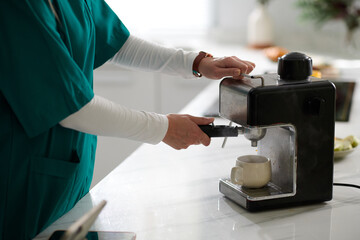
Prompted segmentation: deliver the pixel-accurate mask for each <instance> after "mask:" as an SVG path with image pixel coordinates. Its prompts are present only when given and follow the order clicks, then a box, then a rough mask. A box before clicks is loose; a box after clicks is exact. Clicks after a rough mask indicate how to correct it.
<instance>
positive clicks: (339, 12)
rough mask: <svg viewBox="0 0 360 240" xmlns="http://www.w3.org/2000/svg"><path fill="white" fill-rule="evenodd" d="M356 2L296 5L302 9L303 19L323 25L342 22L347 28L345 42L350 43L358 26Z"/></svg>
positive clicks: (303, 0) (309, 0)
mask: <svg viewBox="0 0 360 240" xmlns="http://www.w3.org/2000/svg"><path fill="white" fill-rule="evenodd" d="M359 2H360V1H358V0H298V2H297V3H296V5H297V6H298V7H300V8H302V9H303V14H302V17H303V18H304V19H310V20H315V21H316V22H317V24H319V25H323V24H324V23H326V22H327V21H330V20H342V21H344V23H345V25H346V28H347V36H346V40H347V42H348V43H350V42H351V41H352V40H353V39H352V37H353V33H354V31H355V30H356V29H357V28H359V26H360V5H359Z"/></svg>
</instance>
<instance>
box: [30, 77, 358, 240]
mask: <svg viewBox="0 0 360 240" xmlns="http://www.w3.org/2000/svg"><path fill="white" fill-rule="evenodd" d="M217 85H218V82H214V83H213V84H211V85H210V86H209V87H208V88H207V89H205V90H204V91H203V92H202V93H201V94H200V95H199V96H198V97H197V98H196V99H194V100H193V101H192V102H191V103H190V104H189V105H188V106H187V107H186V108H185V109H184V110H183V112H186V113H190V114H194V115H199V114H201V113H202V110H205V109H206V108H207V107H208V106H209V105H210V104H211V103H212V101H213V99H214V98H215V97H216V96H217V93H218V86H217ZM355 100H356V101H355V103H354V104H353V107H352V115H351V119H350V122H347V123H339V122H337V123H336V135H337V136H338V137H345V136H347V135H349V134H354V135H357V136H360V114H359V113H360V96H357V97H356V99H355ZM216 124H227V121H225V120H221V119H216ZM222 140H223V139H216V138H214V139H212V143H211V145H210V146H209V147H203V146H191V147H190V148H188V149H187V150H181V151H177V150H173V149H171V148H170V147H168V146H167V145H165V144H159V145H156V146H153V145H147V144H144V145H142V146H141V147H140V148H139V149H138V150H136V151H135V152H134V153H133V154H132V155H131V156H130V157H128V158H127V159H126V160H125V161H124V162H123V163H122V164H121V165H119V166H118V167H117V168H116V169H114V171H112V172H111V173H110V174H109V175H108V176H107V177H105V178H104V179H103V180H102V181H101V182H100V183H99V184H97V185H96V186H95V187H94V188H93V189H92V190H91V191H90V193H89V194H87V195H86V196H85V197H84V198H83V199H82V200H81V201H80V202H79V203H78V204H77V205H76V206H75V207H74V208H73V209H72V210H71V211H70V212H69V213H67V214H66V215H64V216H63V217H62V218H60V219H59V220H58V221H56V222H55V223H54V224H53V225H51V226H50V227H49V228H47V229H46V230H45V231H44V232H42V233H41V234H40V235H39V236H38V238H36V239H47V237H48V236H49V235H50V234H51V233H52V232H53V231H54V230H56V229H64V228H67V227H68V226H69V225H70V224H71V223H73V222H74V221H75V220H76V219H78V218H79V217H80V216H82V215H83V214H84V213H85V212H87V211H88V210H89V209H90V208H91V207H92V206H94V205H96V204H97V203H99V202H100V201H101V200H103V199H105V200H107V201H108V204H107V205H106V207H105V208H104V210H103V212H102V213H101V214H100V216H99V217H98V219H97V220H96V222H95V224H94V225H93V227H92V230H102V231H130V232H135V233H136V235H137V238H136V239H139V240H162V239H171V240H180V239H186V240H195V239H196V240H198V239H206V240H212V239H214V240H215V239H216V240H218V239H227V240H228V239H304V240H305V239H306V240H309V239H342V240H345V239H358V238H359V236H360V227H359V222H360V189H355V188H348V187H338V186H336V187H334V192H333V200H331V201H329V202H325V203H321V204H315V205H309V206H300V207H294V208H286V209H277V210H269V211H264V212H257V213H250V212H247V211H246V210H244V209H243V208H242V207H240V206H238V205H236V204H235V203H233V202H232V201H230V200H228V199H227V198H225V197H224V196H223V195H222V194H221V193H220V192H219V190H218V184H219V181H218V180H219V178H222V177H227V176H228V175H229V173H230V169H231V167H232V166H233V165H234V163H235V159H236V157H237V156H239V155H245V154H256V152H255V148H251V147H250V142H249V141H248V140H246V139H245V138H243V137H238V138H229V140H228V142H227V145H226V147H225V148H224V149H222V148H221V143H222ZM119 147H121V146H119ZM98 161H99V159H98ZM334 169H335V171H334V181H335V182H344V183H352V184H358V185H360V151H359V150H356V151H354V152H353V153H351V154H350V155H349V156H348V157H346V158H344V159H342V160H337V161H335V168H334Z"/></svg>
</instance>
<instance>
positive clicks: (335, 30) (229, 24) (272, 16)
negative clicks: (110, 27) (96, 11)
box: [92, 0, 360, 186]
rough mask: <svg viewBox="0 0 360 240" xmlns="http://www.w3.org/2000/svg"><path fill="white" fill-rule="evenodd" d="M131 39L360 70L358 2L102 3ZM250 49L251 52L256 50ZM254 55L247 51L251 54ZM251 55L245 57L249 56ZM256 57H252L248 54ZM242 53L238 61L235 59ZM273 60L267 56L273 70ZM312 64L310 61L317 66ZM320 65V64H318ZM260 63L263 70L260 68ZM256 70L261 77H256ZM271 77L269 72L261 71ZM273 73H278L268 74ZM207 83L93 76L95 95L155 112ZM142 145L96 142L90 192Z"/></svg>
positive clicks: (177, 104)
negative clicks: (300, 57) (302, 58)
mask: <svg viewBox="0 0 360 240" xmlns="http://www.w3.org/2000/svg"><path fill="white" fill-rule="evenodd" d="M106 2H107V3H108V4H109V5H110V7H111V8H112V9H113V10H114V11H115V12H116V13H117V15H118V16H119V18H120V19H121V20H122V21H123V23H124V24H125V25H126V26H127V27H128V29H129V30H130V32H131V34H133V35H136V36H138V37H141V38H144V39H147V40H150V41H154V42H157V43H161V44H163V45H165V46H171V47H177V48H183V49H185V50H192V51H200V50H204V51H208V52H210V53H213V54H214V55H215V56H222V55H230V54H231V55H236V56H238V57H239V58H246V59H248V60H253V61H256V60H257V58H255V57H254V59H252V57H253V53H255V54H262V53H264V56H265V55H266V54H265V52H264V51H265V50H266V47H275V50H274V49H271V50H272V51H271V52H270V53H271V54H272V53H273V50H274V51H275V55H274V58H273V59H272V60H274V59H275V61H276V59H277V54H281V53H282V50H286V51H300V52H305V53H307V54H309V55H310V56H312V57H313V56H314V58H316V59H325V60H321V63H319V65H326V64H327V62H326V60H327V59H332V60H334V59H335V60H336V61H337V62H338V63H340V64H342V65H345V67H346V66H350V65H351V66H350V67H351V68H358V66H360V62H359V61H360V31H359V24H360V1H358V0H353V1H352V0H311V1H300V0H181V1H167V0H152V1H147V0H131V1H125V0H106ZM254 48H255V50H254ZM249 49H251V51H250V50H249ZM248 50H249V51H248ZM253 51H255V52H253ZM242 53H243V54H245V53H246V54H245V55H244V56H239V54H242ZM271 54H270V56H269V55H266V56H267V57H268V58H269V60H268V61H269V63H266V65H267V66H266V67H267V68H268V67H269V66H276V64H275V63H274V64H273V65H271V64H270V62H271ZM314 58H313V60H314ZM319 61H320V60H319ZM255 63H257V68H258V69H260V70H261V71H262V70H263V68H261V64H262V62H255ZM260 70H259V71H260ZM266 70H268V69H266ZM269 70H275V71H276V69H269ZM210 82H212V81H210V80H208V79H199V80H194V79H191V80H189V79H187V80H186V79H182V78H180V77H173V76H166V75H162V74H159V73H149V72H135V71H132V70H128V69H123V68H120V67H118V66H114V65H110V64H105V65H103V66H102V67H100V68H99V69H97V70H96V71H95V86H94V88H95V92H96V94H98V95H101V96H103V97H106V98H109V99H111V100H113V101H115V102H117V103H120V104H123V105H125V106H128V107H131V108H135V109H139V110H145V111H153V112H158V113H163V114H166V113H173V112H179V111H180V110H181V109H182V108H183V107H184V106H185V105H186V104H187V103H188V102H189V101H190V100H191V99H193V98H194V97H195V96H196V95H197V94H198V93H199V92H200V91H201V90H203V89H204V88H205V87H206V86H207V85H208V84H209V83H210ZM140 144H141V143H138V142H133V141H129V140H124V139H116V138H107V137H99V140H98V151H97V160H96V164H95V173H94V181H93V184H92V186H94V185H95V184H96V183H97V182H99V181H100V180H101V179H102V178H103V177H104V176H106V175H107V174H108V173H109V172H110V171H111V170H112V169H113V168H114V167H116V166H117V165H118V164H120V163H121V162H122V161H123V160H124V159H125V158H126V157H127V156H129V155H130V154H131V153H132V152H133V151H134V150H135V149H136V148H138V147H139V146H140Z"/></svg>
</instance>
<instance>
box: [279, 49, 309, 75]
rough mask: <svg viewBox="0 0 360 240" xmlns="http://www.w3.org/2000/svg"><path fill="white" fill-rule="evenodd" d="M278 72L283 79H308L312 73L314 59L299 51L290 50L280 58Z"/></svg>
mask: <svg viewBox="0 0 360 240" xmlns="http://www.w3.org/2000/svg"><path fill="white" fill-rule="evenodd" d="M278 74H279V75H280V80H282V81H302V80H308V79H309V76H311V74H312V59H311V58H310V57H309V56H307V55H305V54H303V53H299V52H290V53H288V54H285V55H283V56H282V57H279V58H278Z"/></svg>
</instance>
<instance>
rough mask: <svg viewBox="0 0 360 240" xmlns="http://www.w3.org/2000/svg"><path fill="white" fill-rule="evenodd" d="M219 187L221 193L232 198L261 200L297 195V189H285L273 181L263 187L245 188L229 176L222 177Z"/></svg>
mask: <svg viewBox="0 0 360 240" xmlns="http://www.w3.org/2000/svg"><path fill="white" fill-rule="evenodd" d="M219 189H220V192H221V193H223V194H224V195H225V196H227V197H229V198H230V199H233V198H240V199H241V200H242V201H244V200H249V201H260V200H267V199H275V198H283V197H289V196H294V195H295V191H284V190H283V189H281V188H280V187H278V186H276V185H275V184H273V183H272V182H269V183H268V184H267V185H266V186H264V187H262V188H245V187H242V186H241V185H237V184H233V183H232V182H231V181H230V179H228V178H223V179H220V182H219ZM233 200H234V199H233Z"/></svg>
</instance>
